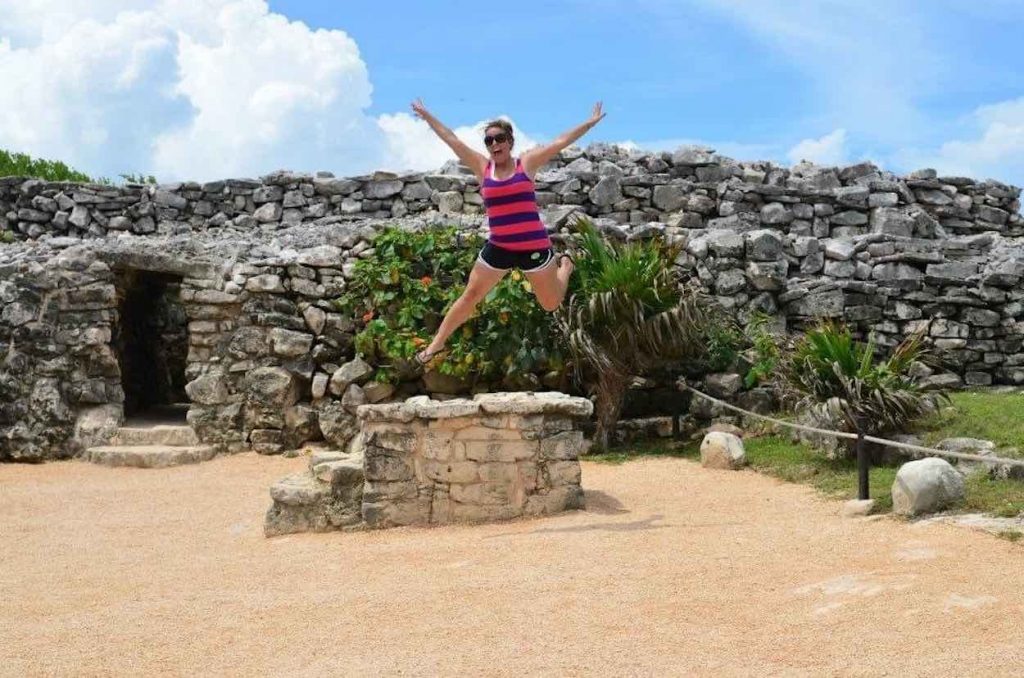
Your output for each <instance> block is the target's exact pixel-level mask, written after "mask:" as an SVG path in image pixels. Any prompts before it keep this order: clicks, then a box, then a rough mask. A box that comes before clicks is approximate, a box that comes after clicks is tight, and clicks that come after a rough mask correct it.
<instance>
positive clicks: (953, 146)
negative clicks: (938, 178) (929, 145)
mask: <svg viewBox="0 0 1024 678" xmlns="http://www.w3.org/2000/svg"><path fill="white" fill-rule="evenodd" d="M970 120H971V125H972V127H973V128H974V131H975V136H973V137H970V138H966V139H955V140H951V141H947V142H945V143H943V144H942V145H941V146H939V147H938V148H937V149H908V150H904V151H902V152H899V153H897V154H896V159H895V162H897V163H898V164H899V165H901V166H903V168H904V169H915V168H920V167H932V168H934V169H936V170H938V171H939V173H941V174H947V175H963V176H971V177H975V178H979V179H981V178H992V179H997V180H999V181H1002V182H1005V183H1011V184H1014V185H1018V186H1019V185H1022V184H1024V97H1021V98H1018V99H1011V100H1008V101H1003V102H1000V103H997V104H991V105H988V106H981V107H979V108H977V109H975V111H974V112H973V113H972V114H971V117H970Z"/></svg>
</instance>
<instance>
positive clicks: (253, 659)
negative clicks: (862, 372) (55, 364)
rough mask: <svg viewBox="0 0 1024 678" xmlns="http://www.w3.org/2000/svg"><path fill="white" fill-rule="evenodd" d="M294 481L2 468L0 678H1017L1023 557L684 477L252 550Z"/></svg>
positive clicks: (1023, 663)
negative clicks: (585, 505)
mask: <svg viewBox="0 0 1024 678" xmlns="http://www.w3.org/2000/svg"><path fill="white" fill-rule="evenodd" d="M304 463H305V462H304V460H302V459H281V458H266V457H257V456H256V455H253V454H246V455H240V456H236V457H227V458H219V459H215V460H213V461H211V462H208V463H205V464H201V465H198V466H188V467H179V468H175V469H164V470H138V469H110V468H104V467H98V466H92V465H89V464H85V463H81V462H63V463H53V464H48V465H45V466H20V465H0V674H3V675H11V676H22V675H40V674H46V675H72V674H74V675H155V674H191V675H200V674H201V675H224V674H230V675H244V676H255V675H297V676H315V675H375V674H388V675H395V674H401V675H439V674H444V675H456V674H458V675H523V674H529V675H552V676H575V675H616V676H621V675H659V676H662V675H694V674H706V675H712V674H713V675H750V676H762V675H815V676H818V675H858V676H859V675H893V676H910V675H952V674H954V673H957V674H961V675H986V676H994V675H1021V674H1022V673H1024V623H1022V622H1024V586H1022V584H1024V547H1022V546H1021V545H1019V544H1012V543H1010V542H1006V541H1003V540H999V539H996V538H994V537H991V536H988V535H984V534H980V533H973V532H970V531H967V530H964V529H962V528H956V527H952V526H948V525H927V526H914V525H909V524H905V523H900V522H897V521H895V520H890V519H882V520H875V521H870V520H849V519H841V518H839V517H838V516H837V511H838V507H839V504H838V503H836V502H831V501H826V500H823V499H821V498H819V497H818V496H817V495H815V494H814V492H813V491H812V490H809V489H807V488H804V487H800V486H796V485H788V484H784V483H781V482H779V481H776V480H774V479H771V478H768V477H765V476H761V475H758V474H756V473H754V472H750V471H744V472H739V473H729V472H724V471H709V470H704V469H702V468H700V466H699V465H697V464H695V463H693V462H690V461H684V460H671V459H669V460H644V461H637V462H631V463H628V464H626V465H623V466H607V465H599V464H593V463H588V464H584V472H583V480H584V486H585V488H586V489H587V491H588V501H589V505H590V507H589V509H588V510H587V511H585V512H576V513H572V514H567V515H563V516H558V517H554V518H547V519H540V520H531V521H520V522H514V523H506V524H500V525H486V526H476V527H453V528H437V529H400V530H389V531H380V532H368V533H354V534H341V533H332V534H326V535H293V536H287V537H278V538H275V539H265V538H264V537H263V535H262V519H263V513H264V511H265V510H266V508H267V506H268V504H269V497H268V493H267V488H268V487H269V485H270V483H271V482H273V481H274V480H276V479H278V478H280V477H281V476H283V475H285V474H286V473H288V472H291V471H293V470H297V469H299V468H300V467H301V466H302V465H303V464H304Z"/></svg>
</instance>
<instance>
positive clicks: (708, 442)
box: [700, 431, 747, 470]
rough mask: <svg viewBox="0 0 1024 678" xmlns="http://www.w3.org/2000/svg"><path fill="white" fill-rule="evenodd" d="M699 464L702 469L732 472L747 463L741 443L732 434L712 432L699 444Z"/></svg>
mask: <svg viewBox="0 0 1024 678" xmlns="http://www.w3.org/2000/svg"><path fill="white" fill-rule="evenodd" d="M700 463H701V465H702V466H704V468H717V469H726V470H734V469H738V468H742V467H743V466H744V465H746V463H747V454H746V451H745V450H744V449H743V441H742V440H740V439H739V437H738V436H735V435H733V434H732V433H725V432H723V431H712V432H711V433H708V434H707V435H705V436H704V440H703V441H702V442H701V444H700Z"/></svg>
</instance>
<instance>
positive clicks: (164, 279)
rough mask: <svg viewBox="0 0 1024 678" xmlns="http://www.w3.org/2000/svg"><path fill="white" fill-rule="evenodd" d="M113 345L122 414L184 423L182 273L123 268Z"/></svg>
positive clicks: (185, 320) (185, 353)
mask: <svg viewBox="0 0 1024 678" xmlns="http://www.w3.org/2000/svg"><path fill="white" fill-rule="evenodd" d="M117 291H118V302H119V303H118V311H119V316H120V317H119V319H118V322H117V323H116V324H115V328H116V329H115V333H114V347H115V349H116V351H117V356H118V362H119V363H120V366H121V386H122V387H123V388H124V414H125V417H134V418H140V417H145V418H154V419H170V420H180V421H182V422H183V421H184V419H185V412H186V411H187V408H188V405H187V402H188V397H187V396H186V395H185V383H186V379H185V366H186V362H187V359H188V317H187V316H186V314H185V308H184V306H183V305H182V303H181V298H180V292H181V277H180V276H176V275H171V274H166V273H155V272H152V271H140V270H136V269H126V270H124V271H122V272H121V274H120V276H119V281H118V285H117Z"/></svg>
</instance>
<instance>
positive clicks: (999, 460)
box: [680, 384, 1024, 466]
mask: <svg viewBox="0 0 1024 678" xmlns="http://www.w3.org/2000/svg"><path fill="white" fill-rule="evenodd" d="M680 386H681V387H682V388H685V389H686V390H688V391H691V392H692V393H694V394H695V395H698V396H700V397H701V398H704V399H705V400H710V401H711V402H713V403H716V404H718V405H721V406H722V407H725V408H728V409H730V410H735V411H736V412H741V413H742V414H745V415H747V416H750V417H756V418H758V419H764V420H765V421H770V422H772V423H773V424H778V425H780V426H786V427H789V428H795V429H797V430H800V431H809V432H811V433H819V434H822V435H829V436H833V437H835V438H846V439H848V440H857V439H858V436H857V434H856V433H846V432H844V431H830V430H828V429H824V428H815V427H813V426H804V425H803V424H794V423H793V422H791V421H783V420H782V419H776V418H774V417H769V416H767V415H764V414H758V413H756V412H750V411H749V410H745V409H743V408H742V407H736V406H735V405H732V404H730V403H727V402H725V401H724V400H719V399H718V398H715V397H713V396H709V395H708V394H707V393H701V392H700V391H698V390H697V389H695V388H694V387H692V386H690V385H689V384H680ZM863 440H866V441H868V442H871V443H878V444H880V445H886V446H888V447H896V448H899V449H904V450H911V451H913V452H923V453H925V454H929V455H932V456H937V457H951V458H953V459H963V460H966V461H980V462H985V463H987V464H1004V465H1006V466H1024V459H1007V458H1005V457H986V456H984V455H980V454H966V453H963V452H949V451H946V450H936V449H934V448H932V447H922V446H921V445H911V444H910V443H901V442H898V441H896V440H886V439H885V438H876V437H875V436H867V435H866V436H863Z"/></svg>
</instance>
